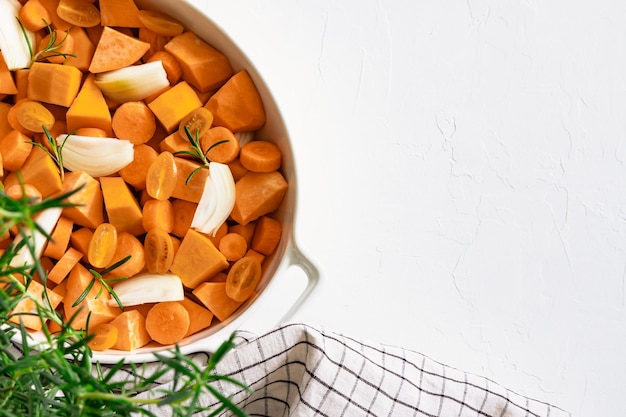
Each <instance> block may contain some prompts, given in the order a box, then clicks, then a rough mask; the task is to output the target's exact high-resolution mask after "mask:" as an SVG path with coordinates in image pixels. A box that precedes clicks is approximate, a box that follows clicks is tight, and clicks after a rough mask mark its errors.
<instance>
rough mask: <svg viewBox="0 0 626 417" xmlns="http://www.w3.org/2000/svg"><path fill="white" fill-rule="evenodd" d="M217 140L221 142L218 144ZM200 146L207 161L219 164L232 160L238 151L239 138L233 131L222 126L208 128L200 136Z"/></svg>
mask: <svg viewBox="0 0 626 417" xmlns="http://www.w3.org/2000/svg"><path fill="white" fill-rule="evenodd" d="M218 142H221V143H219V144H218ZM201 146H202V150H203V151H204V152H206V155H207V158H209V161H212V162H219V163H221V164H228V163H230V162H232V161H234V160H235V158H237V156H238V155H239V151H240V148H239V139H237V137H236V136H235V134H234V133H233V132H231V131H230V130H229V129H227V128H225V127H222V126H215V127H212V128H211V129H209V131H208V132H207V133H206V135H204V136H202V141H201Z"/></svg>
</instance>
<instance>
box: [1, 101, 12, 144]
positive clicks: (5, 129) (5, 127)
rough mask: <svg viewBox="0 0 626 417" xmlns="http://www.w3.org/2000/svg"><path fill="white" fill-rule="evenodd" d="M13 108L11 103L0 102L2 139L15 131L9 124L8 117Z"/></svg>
mask: <svg viewBox="0 0 626 417" xmlns="http://www.w3.org/2000/svg"><path fill="white" fill-rule="evenodd" d="M12 108H13V106H12V105H10V104H9V103H3V102H0V138H2V137H4V135H6V134H7V133H9V132H10V131H12V130H13V127H11V125H10V124H9V120H8V118H7V115H8V114H9V111H10V110H11V109H12Z"/></svg>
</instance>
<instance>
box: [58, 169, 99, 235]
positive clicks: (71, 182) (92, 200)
mask: <svg viewBox="0 0 626 417" xmlns="http://www.w3.org/2000/svg"><path fill="white" fill-rule="evenodd" d="M81 186H82V188H80V190H78V191H77V192H75V193H74V194H72V195H71V196H70V197H68V199H67V202H68V203H71V204H74V206H73V207H65V208H64V209H63V216H65V217H67V218H68V219H70V220H72V221H73V222H74V223H75V224H77V225H79V226H84V227H88V228H90V229H92V230H93V229H95V228H96V227H98V225H100V224H101V223H102V222H104V211H103V207H104V203H103V198H102V190H101V189H100V183H99V182H98V180H96V179H95V178H93V177H92V176H90V175H89V174H87V173H85V172H83V171H77V172H66V173H65V177H64V179H63V192H64V193H65V192H69V191H71V190H76V189H78V188H79V187H81Z"/></svg>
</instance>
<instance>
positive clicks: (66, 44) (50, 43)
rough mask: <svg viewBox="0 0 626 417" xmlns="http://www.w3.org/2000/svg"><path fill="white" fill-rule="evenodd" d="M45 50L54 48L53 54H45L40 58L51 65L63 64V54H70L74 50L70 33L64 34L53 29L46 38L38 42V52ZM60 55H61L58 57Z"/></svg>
mask: <svg viewBox="0 0 626 417" xmlns="http://www.w3.org/2000/svg"><path fill="white" fill-rule="evenodd" d="M46 48H54V52H47V53H44V54H42V56H41V58H42V59H44V58H45V59H46V61H48V62H52V63H53V64H63V63H65V57H64V56H63V55H65V54H71V53H72V52H73V50H74V38H72V35H71V34H70V32H64V31H61V30H56V29H53V30H52V31H51V32H50V33H48V34H47V35H46V36H44V37H43V38H41V40H40V41H39V49H37V50H38V51H43V50H45V49H46ZM59 54H62V55H59Z"/></svg>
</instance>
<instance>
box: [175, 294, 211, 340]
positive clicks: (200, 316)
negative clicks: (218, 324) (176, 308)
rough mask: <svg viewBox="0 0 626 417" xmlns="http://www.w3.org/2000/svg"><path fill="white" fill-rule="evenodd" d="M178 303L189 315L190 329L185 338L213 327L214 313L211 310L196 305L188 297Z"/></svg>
mask: <svg viewBox="0 0 626 417" xmlns="http://www.w3.org/2000/svg"><path fill="white" fill-rule="evenodd" d="M178 303H179V304H180V305H182V306H183V307H185V310H187V313H189V329H188V330H187V334H186V335H185V337H187V336H190V335H192V334H194V333H197V332H199V331H200V330H204V329H206V328H208V327H209V326H210V325H211V322H212V321H213V313H211V311H210V310H209V309H207V308H205V307H203V306H201V305H200V304H197V303H194V302H193V301H191V300H190V299H189V298H187V297H185V298H184V299H183V300H181V301H178Z"/></svg>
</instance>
